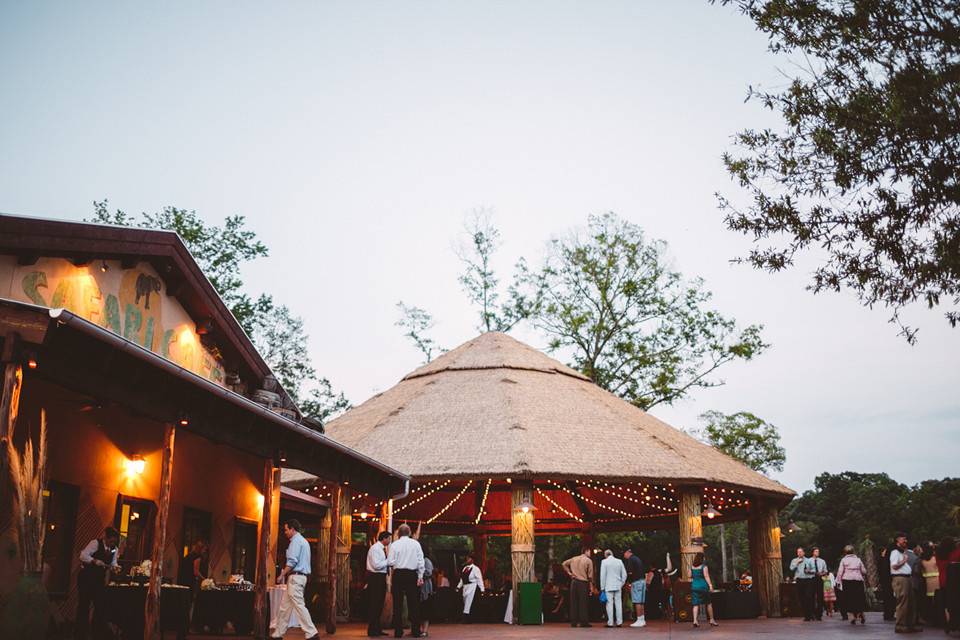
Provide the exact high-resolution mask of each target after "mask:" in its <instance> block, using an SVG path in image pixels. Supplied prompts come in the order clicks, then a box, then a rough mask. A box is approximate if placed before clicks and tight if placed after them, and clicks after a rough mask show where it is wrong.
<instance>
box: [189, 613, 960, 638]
mask: <svg viewBox="0 0 960 640" xmlns="http://www.w3.org/2000/svg"><path fill="white" fill-rule="evenodd" d="M648 636H650V637H656V638H658V639H662V640H667V639H672V638H700V637H703V638H709V639H710V640H734V639H738V638H752V637H764V638H770V639H774V638H777V639H779V638H786V639H788V640H802V639H804V638H810V639H811V640H812V639H813V638H818V639H823V638H855V639H856V640H875V639H880V638H884V639H891V638H894V637H897V638H901V637H909V638H921V637H927V638H946V637H947V636H945V635H944V633H943V630H942V629H927V630H925V631H924V632H923V633H918V634H913V635H909V636H902V635H896V636H894V633H893V623H892V622H884V621H883V616H882V615H881V614H879V613H873V614H869V613H868V614H867V624H866V625H865V626H861V625H859V624H858V625H857V626H856V627H853V626H851V625H850V623H847V622H843V621H841V620H840V619H839V617H835V618H833V619H830V618H825V619H824V621H823V622H820V623H815V622H803V621H802V620H800V619H798V618H790V619H786V620H783V619H781V620H723V621H721V622H720V626H719V627H716V628H710V627H705V626H701V627H700V628H699V629H693V628H692V627H691V625H689V624H684V625H679V624H667V623H666V622H663V621H658V622H651V623H650V624H648V625H647V627H646V628H644V629H629V628H622V629H607V628H604V627H602V626H599V625H597V624H595V625H594V626H593V627H592V628H590V629H571V628H570V626H569V625H565V624H564V625H559V624H550V625H546V626H542V627H532V626H531V627H524V626H511V625H507V624H502V625H449V624H443V625H440V624H438V625H435V626H433V627H431V628H430V637H431V638H438V639H445V638H449V639H451V640H452V639H456V640H481V639H482V640H497V639H499V638H504V639H507V640H509V639H514V638H523V639H524V640H556V639H560V640H573V639H582V640H592V639H594V638H620V639H621V640H626V639H627V638H643V637H648ZM228 637H230V636H225V637H224V640H226V638H228ZM321 637H329V636H324V634H322V633H321ZM337 637H338V638H362V637H366V627H365V626H363V625H359V624H349V625H341V626H340V627H339V629H338V630H337ZM389 637H390V638H392V637H393V634H390V636H389ZM404 637H409V636H404ZM950 637H952V638H957V637H960V636H958V634H957V633H954V634H952V635H951V636H950ZM233 638H234V640H235V638H236V637H235V636H233ZM191 640H212V638H211V636H191ZM285 640H303V633H302V632H300V631H290V632H289V633H287V635H286V637H285ZM385 640H389V639H388V638H386V637H385Z"/></svg>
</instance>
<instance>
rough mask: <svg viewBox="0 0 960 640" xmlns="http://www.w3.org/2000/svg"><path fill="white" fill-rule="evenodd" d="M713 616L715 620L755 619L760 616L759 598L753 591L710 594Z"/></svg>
mask: <svg viewBox="0 0 960 640" xmlns="http://www.w3.org/2000/svg"><path fill="white" fill-rule="evenodd" d="M710 600H711V601H712V602H713V614H714V616H715V617H717V618H722V619H724V620H732V619H735V618H756V617H758V616H759V615H760V598H759V597H758V596H757V594H756V592H753V591H715V592H713V593H711V594H710Z"/></svg>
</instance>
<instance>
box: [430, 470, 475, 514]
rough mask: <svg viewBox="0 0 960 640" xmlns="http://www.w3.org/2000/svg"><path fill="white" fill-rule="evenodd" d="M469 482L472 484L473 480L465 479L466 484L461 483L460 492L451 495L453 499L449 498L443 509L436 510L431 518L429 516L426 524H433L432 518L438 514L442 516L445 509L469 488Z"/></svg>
mask: <svg viewBox="0 0 960 640" xmlns="http://www.w3.org/2000/svg"><path fill="white" fill-rule="evenodd" d="M471 484H473V482H471V481H470V480H467V482H466V484H464V485H463V489H460V493H458V494H457V495H455V496H454V497H453V500H451V501H450V502H448V503H447V504H446V506H445V507H444V508H443V509H440V511H438V512H437V513H435V514H434V516H433V517H432V518H430V519H429V520H427V524H433V521H434V520H436V519H437V518H439V517H440V516H442V515H443V514H444V513H446V512H447V509H449V508H450V507H452V506H453V503H454V502H456V501H457V500H459V499H460V497H461V496H462V495H463V494H465V493H466V492H467V489H469V488H470V485H471Z"/></svg>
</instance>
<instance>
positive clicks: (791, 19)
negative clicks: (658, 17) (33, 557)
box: [720, 0, 960, 343]
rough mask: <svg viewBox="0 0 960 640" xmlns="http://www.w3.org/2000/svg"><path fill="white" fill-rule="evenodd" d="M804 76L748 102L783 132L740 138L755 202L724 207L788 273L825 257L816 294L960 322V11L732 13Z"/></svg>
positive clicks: (834, 7)
mask: <svg viewBox="0 0 960 640" xmlns="http://www.w3.org/2000/svg"><path fill="white" fill-rule="evenodd" d="M721 2H722V4H734V5H735V6H737V7H738V8H739V10H740V11H741V12H742V13H743V14H744V15H746V16H747V17H749V18H750V19H751V20H753V21H754V22H755V23H756V26H757V28H758V29H759V30H760V31H762V32H763V33H766V34H767V35H768V37H769V49H770V51H772V52H774V53H778V54H784V55H787V56H789V57H790V58H792V59H793V62H794V63H796V64H797V66H798V67H799V68H800V71H798V72H796V73H795V74H792V75H793V77H792V78H790V82H789V84H787V85H786V86H785V87H784V88H782V89H779V90H774V91H764V90H757V89H754V88H751V89H750V92H749V98H751V99H757V100H759V101H760V102H761V103H762V104H763V105H764V106H765V107H766V108H767V109H769V110H771V111H775V112H778V113H779V114H780V115H782V117H783V120H784V128H783V129H782V130H780V131H774V130H771V129H763V130H753V129H749V130H746V131H742V132H740V133H739V134H737V136H736V142H737V144H738V146H739V147H740V151H739V152H738V153H736V154H729V153H728V154H724V163H725V164H726V167H727V170H728V171H729V172H730V174H731V176H732V177H734V178H735V179H736V180H737V182H739V184H740V185H741V186H742V187H743V188H745V189H746V190H747V192H748V193H749V194H750V196H751V198H752V202H751V203H750V204H749V205H748V206H747V207H746V208H744V209H740V208H738V207H736V206H734V205H733V204H732V203H731V202H730V201H729V200H727V199H726V198H723V197H720V205H721V208H722V209H723V210H724V211H725V213H726V224H727V226H728V227H729V228H730V229H731V230H734V231H738V232H740V233H742V234H744V235H747V236H750V237H752V238H753V239H754V240H755V241H756V242H757V243H758V246H757V247H756V248H755V249H753V250H752V251H751V252H750V253H749V255H748V256H747V257H746V261H747V262H749V263H750V264H752V265H753V266H754V267H756V268H760V269H765V270H768V271H780V270H782V269H785V268H788V267H789V266H791V265H792V264H793V262H794V256H795V255H796V254H798V253H799V252H802V251H806V250H813V251H814V255H815V256H817V257H819V256H821V255H823V256H824V259H823V261H822V262H821V264H820V265H819V267H818V268H817V269H816V270H815V271H814V273H813V281H812V283H811V285H810V288H811V289H812V290H813V291H814V292H821V291H839V290H841V289H850V290H852V291H854V292H855V293H856V294H857V296H858V297H859V299H860V300H861V302H862V303H863V304H865V305H867V306H869V307H872V306H874V305H883V306H886V307H888V308H890V309H891V310H892V312H893V317H892V318H891V320H892V321H895V322H897V323H899V324H900V327H901V334H902V335H904V336H905V337H906V338H907V339H908V340H909V341H910V342H911V343H912V342H913V341H914V340H915V338H916V329H915V328H911V327H909V326H906V325H905V324H904V323H902V322H901V321H900V318H899V311H900V310H901V309H902V308H903V307H905V306H906V305H909V304H911V303H913V302H916V301H920V302H922V303H925V304H926V305H928V306H929V307H931V308H933V307H935V306H938V305H941V304H943V305H945V308H946V317H947V320H948V321H949V323H950V324H951V325H952V326H956V324H957V322H958V321H960V310H958V305H960V3H957V2H956V1H955V0H859V1H856V2H854V1H851V0H721Z"/></svg>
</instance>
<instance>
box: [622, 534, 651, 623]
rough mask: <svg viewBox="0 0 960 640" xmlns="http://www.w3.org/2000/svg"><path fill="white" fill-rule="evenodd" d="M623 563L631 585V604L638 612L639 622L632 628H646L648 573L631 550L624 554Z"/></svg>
mask: <svg viewBox="0 0 960 640" xmlns="http://www.w3.org/2000/svg"><path fill="white" fill-rule="evenodd" d="M623 562H624V564H625V565H627V582H628V583H629V584H630V602H632V603H633V608H634V609H635V610H636V614H637V621H636V622H634V623H633V624H632V625H630V626H631V627H645V626H647V621H646V620H645V619H644V612H643V605H644V603H645V602H646V601H647V572H646V571H644V569H643V562H641V560H640V558H639V557H638V556H636V555H634V553H633V551H632V550H631V549H627V550H626V551H624V552H623Z"/></svg>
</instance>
